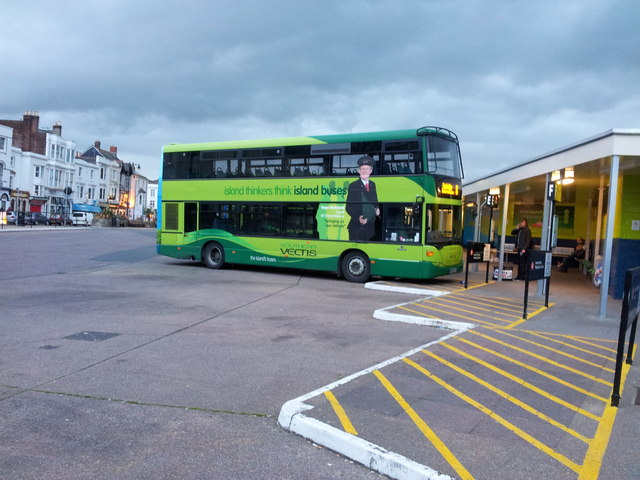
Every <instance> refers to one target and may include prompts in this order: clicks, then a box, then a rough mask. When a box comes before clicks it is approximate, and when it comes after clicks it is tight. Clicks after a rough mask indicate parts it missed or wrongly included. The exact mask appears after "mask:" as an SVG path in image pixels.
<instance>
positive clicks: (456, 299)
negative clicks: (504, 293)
mask: <svg viewBox="0 0 640 480" xmlns="http://www.w3.org/2000/svg"><path fill="white" fill-rule="evenodd" d="M438 301H441V302H447V303H453V304H454V305H456V304H458V305H459V304H460V303H459V302H464V305H465V306H467V307H469V308H474V309H475V310H464V309H462V308H458V310H462V311H463V312H467V311H471V312H473V313H476V311H483V312H494V313H497V314H499V315H504V316H505V317H512V316H513V314H512V313H511V314H509V313H502V312H495V311H494V310H492V309H489V308H483V307H477V306H476V304H475V303H474V302H469V301H468V299H467V298H464V299H461V298H460V297H453V298H447V297H439V298H438ZM488 316H489V317H490V315H488ZM490 318H493V317H490Z"/></svg>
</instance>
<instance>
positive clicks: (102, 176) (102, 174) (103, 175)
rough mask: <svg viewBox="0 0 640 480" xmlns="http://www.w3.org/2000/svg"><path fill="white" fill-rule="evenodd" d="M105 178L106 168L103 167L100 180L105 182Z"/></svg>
mask: <svg viewBox="0 0 640 480" xmlns="http://www.w3.org/2000/svg"><path fill="white" fill-rule="evenodd" d="M104 177H105V171H104V168H103V167H101V168H100V180H104Z"/></svg>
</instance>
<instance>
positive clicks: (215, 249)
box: [202, 242, 224, 269]
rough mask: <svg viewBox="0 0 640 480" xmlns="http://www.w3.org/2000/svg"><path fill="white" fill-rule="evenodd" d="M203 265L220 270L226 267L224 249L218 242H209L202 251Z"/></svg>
mask: <svg viewBox="0 0 640 480" xmlns="http://www.w3.org/2000/svg"><path fill="white" fill-rule="evenodd" d="M202 263H204V264H205V265H206V266H207V267H209V268H213V269H218V268H222V267H223V266H224V248H223V247H222V245H220V244H219V243H218V242H209V243H207V244H206V245H205V246H204V248H203V249H202Z"/></svg>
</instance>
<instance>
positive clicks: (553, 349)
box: [496, 330, 615, 378]
mask: <svg viewBox="0 0 640 480" xmlns="http://www.w3.org/2000/svg"><path fill="white" fill-rule="evenodd" d="M496 331H497V332H498V333H501V334H502V335H506V336H508V337H511V338H515V339H517V340H521V341H523V342H525V343H529V344H531V345H534V346H536V347H540V348H543V349H545V350H549V351H551V352H553V353H556V354H558V355H562V356H563V357H567V358H570V359H572V360H576V361H578V362H581V363H585V364H587V365H591V366H592V367H596V368H601V369H602V370H606V371H608V372H611V373H615V370H614V369H612V368H607V367H603V366H602V365H598V364H597V363H593V362H590V361H589V360H585V359H584V358H580V357H576V356H575V355H571V354H570V353H566V352H562V351H560V350H558V349H557V348H551V347H549V346H547V345H543V344H542V343H538V342H534V341H532V340H529V339H527V338H523V337H519V336H517V335H513V334H511V333H507V332H505V331H504V330H496ZM561 343H562V342H561ZM594 378H595V377H594Z"/></svg>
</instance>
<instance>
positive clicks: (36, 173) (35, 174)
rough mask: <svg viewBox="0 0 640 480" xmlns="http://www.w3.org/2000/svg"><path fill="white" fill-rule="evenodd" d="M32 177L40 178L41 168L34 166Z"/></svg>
mask: <svg viewBox="0 0 640 480" xmlns="http://www.w3.org/2000/svg"><path fill="white" fill-rule="evenodd" d="M34 177H36V178H40V177H42V167H40V166H38V165H36V171H35V172H34Z"/></svg>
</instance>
